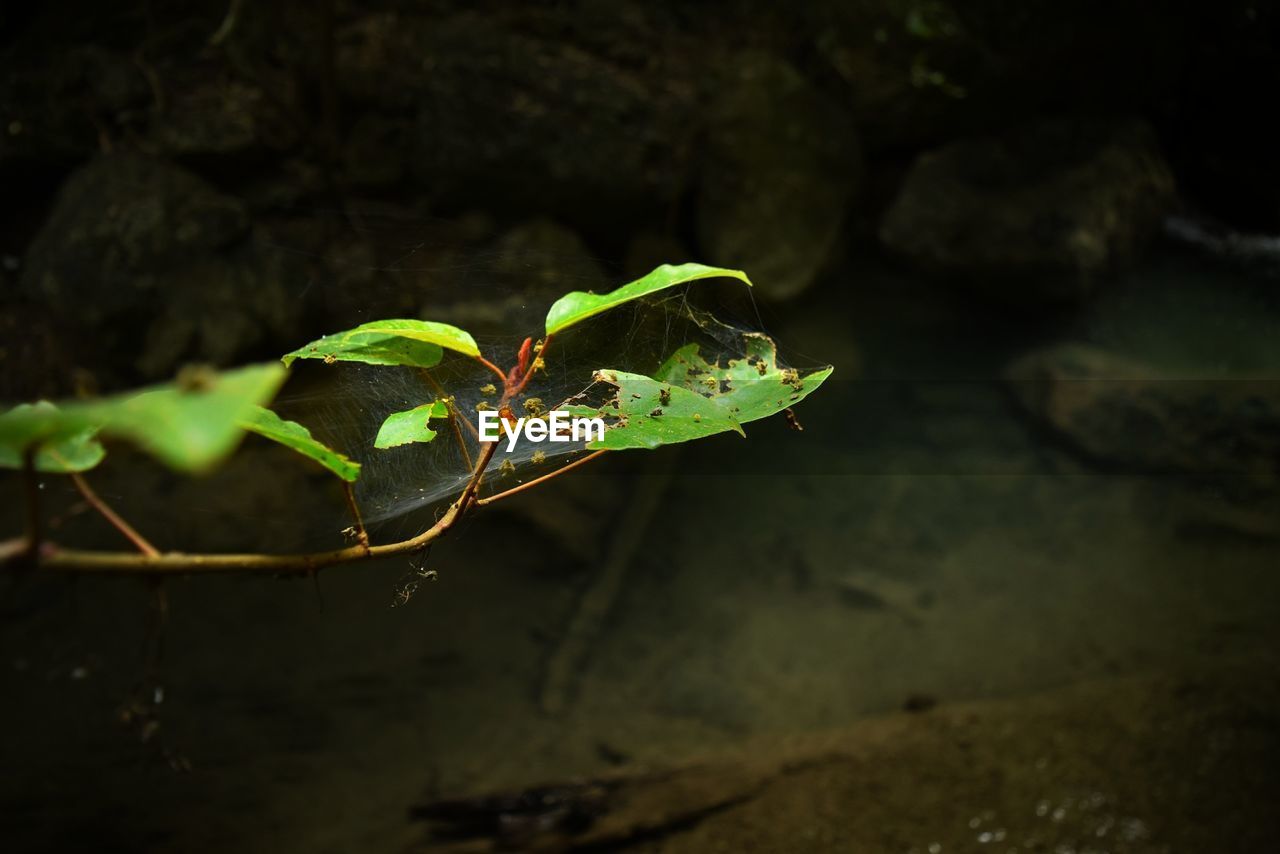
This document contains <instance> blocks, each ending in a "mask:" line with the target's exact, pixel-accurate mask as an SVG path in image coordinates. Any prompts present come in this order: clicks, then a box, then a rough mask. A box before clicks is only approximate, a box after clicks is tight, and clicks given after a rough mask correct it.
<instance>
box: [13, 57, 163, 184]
mask: <svg viewBox="0 0 1280 854" xmlns="http://www.w3.org/2000/svg"><path fill="white" fill-rule="evenodd" d="M150 98H151V90H150V88H149V87H148V83H147V79H146V76H145V74H144V73H143V72H142V70H141V69H140V68H139V67H138V66H137V64H136V63H134V62H133V61H131V60H130V59H129V57H128V56H127V55H124V54H122V53H119V52H115V51H110V50H105V49H102V48H95V47H75V48H70V49H66V50H63V51H60V52H56V53H52V54H48V55H45V56H41V57H39V59H38V60H35V61H26V62H24V61H20V60H17V59H11V60H10V62H9V63H7V64H6V68H5V70H4V72H3V74H0V104H3V105H4V112H3V123H4V124H3V127H0V167H3V168H5V169H6V170H13V169H22V168H28V167H29V166H31V165H33V164H35V165H41V166H44V165H54V166H61V165H63V164H65V163H66V162H68V161H74V160H79V159H83V158H85V157H88V156H90V155H92V154H93V153H94V152H96V151H98V150H100V148H101V145H102V141H103V140H104V139H107V138H110V137H111V136H112V135H114V134H115V133H117V132H118V131H121V130H123V129H125V128H130V127H136V126H138V125H139V124H140V123H141V122H142V121H143V120H144V119H145V116H146V109H147V106H148V104H149V102H150Z"/></svg>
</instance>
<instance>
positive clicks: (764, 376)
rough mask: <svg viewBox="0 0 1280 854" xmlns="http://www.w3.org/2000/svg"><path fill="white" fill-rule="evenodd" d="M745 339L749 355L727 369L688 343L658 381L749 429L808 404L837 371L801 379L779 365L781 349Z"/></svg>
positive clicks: (763, 339) (759, 337) (756, 336)
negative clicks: (690, 394) (749, 425)
mask: <svg viewBox="0 0 1280 854" xmlns="http://www.w3.org/2000/svg"><path fill="white" fill-rule="evenodd" d="M743 339H744V341H745V342H746V351H747V352H746V355H745V356H743V357H742V358H741V359H729V360H728V364H727V365H726V366H725V367H721V366H720V364H719V362H718V361H717V362H716V363H715V364H712V363H710V362H708V361H707V360H706V359H704V358H703V357H702V355H701V354H700V352H699V347H698V345H697V344H688V345H686V346H684V347H681V348H680V349H679V350H677V351H676V352H675V353H673V354H672V355H671V358H669V359H667V361H666V362H665V363H663V365H662V367H660V368H659V369H658V370H657V372H656V374H655V376H656V377H657V378H658V379H660V380H663V381H665V382H669V383H674V384H675V385H678V386H681V387H683V388H687V389H689V390H691V391H695V392H697V393H699V394H701V395H702V396H704V397H706V398H708V399H710V400H714V401H715V402H716V403H717V404H718V405H719V406H721V407H722V408H724V409H725V410H727V411H728V412H729V414H730V415H732V416H733V417H734V418H735V419H737V421H738V422H739V423H740V424H746V423H747V422H749V421H755V420H757V419H760V418H767V417H768V416H770V415H774V414H776V413H778V412H781V411H782V410H784V409H786V408H788V407H790V406H794V405H795V404H797V403H799V402H800V401H802V400H804V399H805V398H806V397H808V396H809V395H810V394H812V393H813V392H814V390H815V389H817V388H818V386H820V385H822V383H823V381H824V380H826V378H827V377H829V376H831V373H832V371H833V370H834V368H830V367H828V368H823V369H821V370H818V371H812V372H810V373H808V374H804V375H801V374H800V373H798V372H797V371H794V370H792V369H790V368H781V367H779V366H778V352H777V346H776V345H775V344H774V343H773V340H772V339H771V338H769V336H767V335H763V334H761V333H758V332H748V333H746V334H745V335H744V336H743Z"/></svg>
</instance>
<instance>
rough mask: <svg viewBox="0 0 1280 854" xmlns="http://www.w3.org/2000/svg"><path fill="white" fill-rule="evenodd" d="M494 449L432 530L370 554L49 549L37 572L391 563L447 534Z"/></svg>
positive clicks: (283, 569) (285, 570)
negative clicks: (140, 552)
mask: <svg viewBox="0 0 1280 854" xmlns="http://www.w3.org/2000/svg"><path fill="white" fill-rule="evenodd" d="M497 447H498V446H497V443H496V442H494V443H491V444H487V445H485V447H484V450H483V451H482V452H481V454H480V458H479V459H478V460H477V461H476V466H475V468H474V469H473V470H472V473H471V479H470V480H468V481H467V485H466V486H465V487H464V488H463V490H462V494H461V495H459V496H458V498H457V500H456V501H454V502H453V503H452V504H450V505H449V509H447V510H446V511H445V512H444V515H443V516H441V517H440V519H439V521H437V522H436V523H435V524H434V525H432V526H431V527H430V528H428V529H427V530H425V531H423V532H422V533H420V534H418V535H417V536H416V537H412V538H410V539H408V540H402V541H400V542H398V543H390V544H386V545H372V546H369V548H368V549H365V548H364V547H363V546H359V545H355V546H350V547H348V548H344V549H335V550H333V551H327V552H311V553H306V554H287V555H264V554H188V553H185V552H164V553H161V554H159V555H156V556H154V557H151V556H148V555H136V554H126V553H122V552H95V551H79V550H74V549H62V548H59V547H57V546H54V545H53V544H51V543H50V544H47V545H46V546H45V550H44V553H43V554H42V555H41V556H40V568H41V569H46V570H53V571H64V572H123V573H134V574H142V575H147V574H152V573H165V574H173V573H213V572H267V573H274V574H289V573H310V572H315V571H316V570H318V569H322V568H324V567H326V566H333V565H335V564H343V563H354V562H356V561H361V560H365V559H371V558H380V557H392V556H394V555H402V554H411V553H413V552H417V551H421V550H422V549H423V548H425V547H426V546H427V545H428V544H430V543H432V542H434V541H435V540H437V539H439V538H440V537H442V536H444V535H445V534H447V533H448V532H449V529H450V528H452V527H453V525H454V523H456V522H457V521H458V519H459V518H460V517H461V516H462V514H463V513H465V512H466V511H467V510H468V509H469V508H470V507H471V506H472V504H474V501H473V499H474V497H475V491H476V488H477V486H478V485H479V483H480V478H481V476H482V475H483V474H484V470H485V468H486V467H487V466H488V465H489V462H490V460H492V459H493V454H494V452H495V451H496V450H497Z"/></svg>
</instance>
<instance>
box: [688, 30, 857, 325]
mask: <svg viewBox="0 0 1280 854" xmlns="http://www.w3.org/2000/svg"><path fill="white" fill-rule="evenodd" d="M728 67H729V68H730V69H732V70H731V72H730V74H729V79H728V80H727V81H726V83H725V87H726V88H725V89H724V91H723V92H722V94H721V95H720V96H719V97H718V98H717V100H716V102H715V105H714V107H713V108H712V114H711V117H710V119H709V122H710V127H709V128H708V131H707V135H708V140H707V150H706V152H705V159H704V161H703V163H702V167H701V171H700V177H699V190H698V196H697V229H698V240H699V243H700V244H701V248H702V253H701V255H702V260H705V261H707V262H709V263H713V264H718V265H721V266H726V267H732V268H737V269H743V270H746V271H747V272H748V274H749V275H750V276H751V278H752V281H754V282H755V284H756V287H757V289H758V292H759V294H760V295H761V296H763V297H765V298H766V299H772V300H786V299H790V298H793V297H795V296H798V295H799V294H800V293H801V292H803V291H804V290H805V289H806V288H807V287H808V286H809V285H810V284H811V283H812V282H813V279H814V277H815V276H816V275H817V274H818V272H819V270H820V269H821V268H822V266H823V263H824V262H825V261H826V260H827V257H828V256H829V255H830V253H831V250H832V247H833V246H834V245H835V243H836V240H837V238H838V237H839V235H840V233H841V226H842V225H843V223H844V213H845V208H846V206H847V204H848V202H849V200H850V197H851V196H852V194H853V193H854V191H855V189H856V187H857V183H858V179H859V177H860V175H861V170H862V164H861V160H860V156H861V155H860V152H859V149H858V142H857V138H856V136H855V135H854V132H853V128H852V126H851V124H850V123H849V121H848V118H847V116H846V115H845V114H844V113H843V112H841V110H840V109H839V108H838V107H837V106H836V105H835V104H834V103H832V102H831V101H829V100H828V99H827V98H825V97H824V96H823V95H822V94H821V93H820V92H818V91H817V90H816V89H815V88H814V87H813V86H812V85H811V84H810V83H809V82H808V81H807V80H805V78H804V77H802V76H801V75H800V73H799V72H797V71H796V70H795V68H793V67H792V66H791V65H789V64H788V63H786V62H784V61H783V60H781V59H778V58H777V57H774V56H770V55H768V54H763V53H746V54H741V55H739V56H737V57H735V58H734V59H733V61H731V62H729V63H728Z"/></svg>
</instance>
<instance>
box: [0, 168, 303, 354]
mask: <svg viewBox="0 0 1280 854" xmlns="http://www.w3.org/2000/svg"><path fill="white" fill-rule="evenodd" d="M249 237H250V231H249V223H248V216H247V213H246V211H245V210H244V207H243V206H242V205H241V204H240V203H239V202H238V201H237V200H235V199H233V198H231V197H229V196H226V195H224V194H222V193H220V192H218V191H217V190H216V189H214V188H213V187H211V186H210V185H208V184H207V183H205V182H204V181H203V180H201V179H200V178H198V177H196V176H195V175H193V174H191V173H189V172H187V171H185V170H183V169H180V168H178V167H175V166H172V165H170V164H166V163H164V162H161V161H157V160H152V159H148V158H144V157H140V156H136V155H130V154H119V155H110V156H106V157H102V158H99V159H97V160H94V161H92V162H90V163H89V164H87V165H86V166H84V167H83V168H81V169H80V170H79V171H77V172H75V173H74V174H73V175H72V176H71V177H70V178H69V179H68V180H67V182H66V183H65V184H64V186H63V187H62V189H61V190H60V191H59V193H58V196H57V199H56V201H55V204H54V208H53V211H52V213H51V214H50V216H49V218H48V220H47V221H46V222H45V224H44V226H43V228H42V229H41V231H40V232H39V234H38V235H37V236H36V238H35V240H34V241H33V242H32V245H31V247H30V249H29V251H28V253H27V256H26V259H25V266H24V269H23V273H22V279H21V283H20V289H21V291H22V292H23V294H24V295H25V296H26V297H27V298H28V299H29V300H31V301H32V302H33V303H35V304H40V305H45V306H48V307H49V308H50V309H54V310H57V311H58V312H61V313H64V314H66V315H68V316H70V317H74V318H75V322H76V323H77V324H79V325H80V326H82V327H83V328H84V329H85V330H92V331H93V346H94V348H95V354H94V359H93V363H94V364H95V365H97V366H104V367H110V366H114V367H117V368H120V369H122V370H124V371H126V372H128V371H137V372H140V373H141V374H142V375H143V376H144V377H148V378H150V377H157V376H165V375H168V374H170V373H171V372H172V371H173V369H174V368H175V367H176V366H177V365H178V364H179V363H180V362H181V361H182V360H185V359H200V360H205V361H212V362H214V363H216V364H227V363H229V362H232V361H235V360H236V359H237V358H238V357H242V356H243V355H244V354H245V353H246V352H248V351H250V350H252V348H254V347H255V346H259V345H262V344H264V343H265V342H266V340H267V338H268V336H270V335H272V334H275V333H279V332H285V331H287V330H289V329H290V328H291V326H292V323H293V319H294V315H296V314H297V313H298V312H296V311H294V310H293V307H292V306H291V305H290V304H289V299H288V297H287V295H286V288H287V282H288V281H289V276H288V274H287V273H286V272H285V270H284V268H283V265H285V264H286V263H287V262H286V261H285V260H284V258H283V257H282V256H279V255H273V254H272V253H271V252H270V251H259V247H260V244H256V243H254V242H253V241H251V240H249V239H248V238H249Z"/></svg>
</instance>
